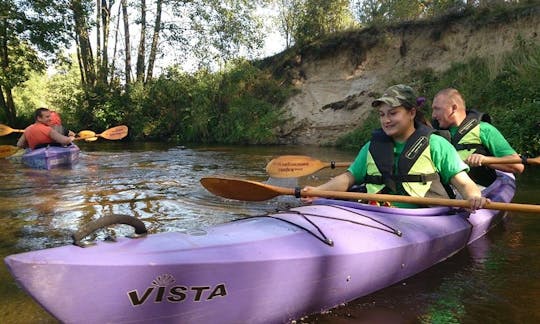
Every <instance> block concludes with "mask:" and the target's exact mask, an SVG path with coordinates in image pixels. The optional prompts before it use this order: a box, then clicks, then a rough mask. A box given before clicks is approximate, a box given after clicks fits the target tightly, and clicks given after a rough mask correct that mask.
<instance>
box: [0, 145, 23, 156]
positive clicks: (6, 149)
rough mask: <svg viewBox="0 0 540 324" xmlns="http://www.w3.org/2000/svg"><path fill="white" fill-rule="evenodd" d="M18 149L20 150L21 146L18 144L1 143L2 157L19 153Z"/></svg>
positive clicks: (0, 152)
mask: <svg viewBox="0 0 540 324" xmlns="http://www.w3.org/2000/svg"><path fill="white" fill-rule="evenodd" d="M17 151H19V148H18V147H17V146H13V145H0V158H6V157H8V156H12V155H13V154H15V153H17Z"/></svg>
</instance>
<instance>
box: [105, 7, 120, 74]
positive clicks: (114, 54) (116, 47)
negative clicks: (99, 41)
mask: <svg viewBox="0 0 540 324" xmlns="http://www.w3.org/2000/svg"><path fill="white" fill-rule="evenodd" d="M121 13H122V6H118V15H117V17H116V28H115V32H114V48H113V53H112V62H111V68H110V69H109V72H110V77H111V80H110V83H109V84H112V82H113V80H114V79H115V78H116V76H115V73H114V71H115V67H116V53H117V51H118V33H119V31H120V16H121ZM107 78H108V77H107Z"/></svg>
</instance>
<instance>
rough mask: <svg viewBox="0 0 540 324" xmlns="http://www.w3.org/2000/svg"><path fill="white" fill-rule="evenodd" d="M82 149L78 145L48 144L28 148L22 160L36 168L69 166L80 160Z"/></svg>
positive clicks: (48, 168)
mask: <svg viewBox="0 0 540 324" xmlns="http://www.w3.org/2000/svg"><path fill="white" fill-rule="evenodd" d="M79 152H80V149H79V147H78V146H77V145H75V144H72V145H69V146H47V147H42V148H38V149H35V150H28V151H27V152H26V153H24V154H23V156H22V162H23V163H24V164H25V165H26V166H29V167H31V168H34V169H45V170H51V169H54V168H58V167H69V166H72V165H74V164H75V163H77V162H78V161H79Z"/></svg>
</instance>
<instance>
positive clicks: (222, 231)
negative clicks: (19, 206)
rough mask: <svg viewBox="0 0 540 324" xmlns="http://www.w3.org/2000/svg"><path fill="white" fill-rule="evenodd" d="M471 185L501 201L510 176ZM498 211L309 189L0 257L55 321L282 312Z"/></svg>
mask: <svg viewBox="0 0 540 324" xmlns="http://www.w3.org/2000/svg"><path fill="white" fill-rule="evenodd" d="M483 192H484V194H485V196H487V197H489V198H490V199H491V200H492V201H496V202H509V201H511V200H512V197H513V195H514V192H515V180H514V178H513V177H512V176H510V175H506V174H503V173H500V174H499V177H498V179H497V180H496V182H495V183H494V184H493V185H492V186H490V187H488V188H486V189H485V190H484V191H483ZM126 217H128V216H126ZM502 217H504V213H499V212H497V211H494V210H487V209H482V210H479V211H477V212H476V213H474V214H470V215H469V214H468V213H466V212H465V211H463V210H455V209H451V208H447V207H433V208H421V209H401V208H388V207H376V206H370V205H365V204H359V203H354V202H345V201H336V200H319V201H318V202H317V204H313V205H309V206H302V207H297V208H292V209H290V210H288V211H284V212H279V213H275V214H270V215H266V216H258V217H252V218H247V219H242V220H238V221H234V222H230V223H226V224H222V225H218V226H213V227H210V228H208V229H207V230H206V233H205V234H203V235H189V234H184V233H179V232H166V233H159V234H151V235H146V236H141V237H139V238H120V239H118V241H117V242H115V243H108V242H97V244H96V245H93V246H90V247H86V248H82V247H79V246H76V245H71V246H63V247H57V248H51V249H45V250H40V251H33V252H27V253H21V254H15V255H11V256H8V257H7V258H6V259H5V262H6V264H7V266H8V268H9V270H10V271H11V273H12V274H13V276H14V277H15V279H16V281H17V282H18V283H19V284H20V285H21V286H22V287H23V288H24V289H25V290H26V291H27V292H28V293H29V294H30V295H31V296H32V297H33V298H34V299H35V300H37V302H38V303H39V304H40V305H41V306H43V307H44V308H45V309H46V310H47V311H48V312H50V313H51V314H52V315H53V316H55V317H56V318H57V319H59V320H60V321H62V322H64V323H283V322H289V321H291V320H293V319H298V318H299V317H301V316H303V315H307V314H311V313H316V312H321V311H323V310H327V309H330V308H332V307H334V306H336V305H339V304H341V303H344V302H348V301H351V300H353V299H356V298H358V297H361V296H365V295H367V294H370V293H372V292H375V291H377V290H379V289H382V288H385V287H388V286H390V285H392V284H395V283H397V282H399V281H401V280H403V279H405V278H408V277H410V276H412V275H414V274H417V273H419V272H421V271H423V270H425V269H427V268H429V267H431V266H433V265H434V264H436V263H438V262H441V261H443V260H445V259H447V258H449V257H450V256H452V255H453V254H455V253H457V252H458V251H460V250H461V249H463V248H464V247H465V246H466V245H467V244H469V243H471V242H473V241H474V240H476V239H478V238H479V237H481V236H482V235H484V234H485V233H486V232H487V231H488V230H489V229H490V228H491V227H492V226H494V225H495V224H497V223H498V222H499V221H500V220H501V219H502ZM137 231H138V232H143V230H142V231H141V229H140V228H137V227H136V232H137ZM76 240H77V239H76Z"/></svg>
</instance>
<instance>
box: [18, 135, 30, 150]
mask: <svg viewBox="0 0 540 324" xmlns="http://www.w3.org/2000/svg"><path fill="white" fill-rule="evenodd" d="M17 146H18V147H20V148H27V147H28V143H27V142H26V137H24V134H22V135H21V137H19V140H18V141H17Z"/></svg>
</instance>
